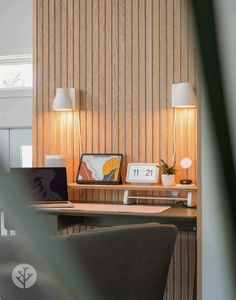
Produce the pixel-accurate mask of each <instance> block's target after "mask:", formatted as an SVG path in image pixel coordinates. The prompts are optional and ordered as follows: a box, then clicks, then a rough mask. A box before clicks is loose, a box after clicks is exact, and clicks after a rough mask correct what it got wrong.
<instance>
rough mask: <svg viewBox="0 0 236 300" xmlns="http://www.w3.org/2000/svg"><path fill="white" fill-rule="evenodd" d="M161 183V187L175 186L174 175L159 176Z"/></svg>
mask: <svg viewBox="0 0 236 300" xmlns="http://www.w3.org/2000/svg"><path fill="white" fill-rule="evenodd" d="M161 181H162V184H163V185H174V184H175V174H171V175H168V174H161Z"/></svg>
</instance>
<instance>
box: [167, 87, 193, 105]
mask: <svg viewBox="0 0 236 300" xmlns="http://www.w3.org/2000/svg"><path fill="white" fill-rule="evenodd" d="M196 106H197V99H196V94H195V92H194V90H193V86H192V84H191V83H189V82H184V83H177V84H172V107H179V108H181V107H182V108H188V107H189V108H191V107H196Z"/></svg>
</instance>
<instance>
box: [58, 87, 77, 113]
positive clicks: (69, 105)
mask: <svg viewBox="0 0 236 300" xmlns="http://www.w3.org/2000/svg"><path fill="white" fill-rule="evenodd" d="M77 100H78V99H76V97H75V89H74V88H57V89H56V95H55V98H54V101H53V110H54V111H70V110H77V109H79V107H78V101H77Z"/></svg>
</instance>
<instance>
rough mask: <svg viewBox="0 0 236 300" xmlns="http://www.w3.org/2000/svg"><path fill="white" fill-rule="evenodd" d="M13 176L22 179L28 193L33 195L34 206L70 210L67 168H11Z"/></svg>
mask: <svg viewBox="0 0 236 300" xmlns="http://www.w3.org/2000/svg"><path fill="white" fill-rule="evenodd" d="M11 176H15V177H16V178H20V179H21V178H22V179H23V180H22V182H23V184H24V185H25V189H26V192H27V191H28V192H30V193H31V194H32V195H33V201H32V205H33V206H40V208H44V207H45V208H68V207H73V204H72V203H71V202H69V201H68V191H67V178H66V168H54V167H53V168H52V167H50V168H49V167H46V168H11Z"/></svg>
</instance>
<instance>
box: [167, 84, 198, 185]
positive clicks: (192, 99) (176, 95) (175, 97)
mask: <svg viewBox="0 0 236 300" xmlns="http://www.w3.org/2000/svg"><path fill="white" fill-rule="evenodd" d="M172 107H173V108H174V129H173V131H174V145H173V158H172V162H173V163H174V162H175V160H176V108H185V109H189V108H195V107H197V97H196V94H195V92H194V89H193V86H192V84H191V83H189V82H182V83H177V84H172ZM181 183H182V184H190V183H192V181H191V180H185V181H183V180H182V181H181Z"/></svg>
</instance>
